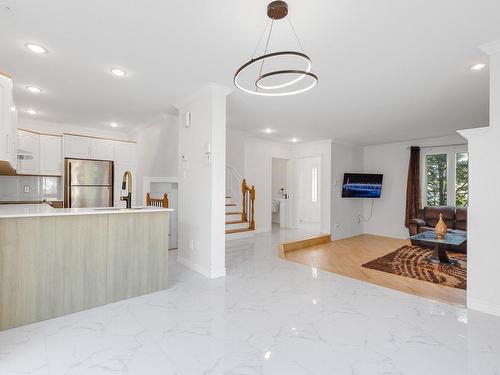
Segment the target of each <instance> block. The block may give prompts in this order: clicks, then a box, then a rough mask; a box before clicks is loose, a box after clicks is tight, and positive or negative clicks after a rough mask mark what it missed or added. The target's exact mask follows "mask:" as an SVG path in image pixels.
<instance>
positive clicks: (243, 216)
mask: <svg viewBox="0 0 500 375" xmlns="http://www.w3.org/2000/svg"><path fill="white" fill-rule="evenodd" d="M247 190H248V187H247V180H246V179H243V182H242V183H241V193H242V195H243V197H242V200H241V202H242V205H241V206H242V213H241V220H243V221H247V200H246V195H247Z"/></svg>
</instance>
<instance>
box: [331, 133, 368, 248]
mask: <svg viewBox="0 0 500 375" xmlns="http://www.w3.org/2000/svg"><path fill="white" fill-rule="evenodd" d="M363 162H364V160H363V148H362V147H359V146H354V145H347V144H341V143H336V142H334V143H333V144H332V166H331V168H332V188H331V191H330V193H331V217H332V223H331V232H330V233H331V235H332V239H333V240H338V239H342V238H346V237H351V236H355V235H358V234H361V233H363V224H362V223H360V222H358V215H359V214H361V213H362V211H363V202H362V201H361V200H359V199H354V198H342V182H343V180H344V173H346V172H354V173H355V172H363V170H364V166H363Z"/></svg>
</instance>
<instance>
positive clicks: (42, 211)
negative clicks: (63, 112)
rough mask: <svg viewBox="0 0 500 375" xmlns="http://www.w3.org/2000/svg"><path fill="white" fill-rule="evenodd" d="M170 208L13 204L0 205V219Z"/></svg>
mask: <svg viewBox="0 0 500 375" xmlns="http://www.w3.org/2000/svg"><path fill="white" fill-rule="evenodd" d="M171 211H173V209H172V208H161V207H151V206H137V207H132V208H129V209H127V208H121V207H98V208H53V207H51V206H49V205H48V204H45V203H44V204H15V205H10V204H9V205H0V219H9V218H20V217H43V216H74V215H109V214H131V213H141V212H142V213H156V212H171Z"/></svg>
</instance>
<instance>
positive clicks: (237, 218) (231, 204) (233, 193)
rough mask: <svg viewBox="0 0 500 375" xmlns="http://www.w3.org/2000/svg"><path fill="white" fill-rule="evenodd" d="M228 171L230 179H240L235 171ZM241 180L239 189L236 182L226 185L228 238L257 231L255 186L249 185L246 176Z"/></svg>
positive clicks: (239, 236) (246, 235)
mask: <svg viewBox="0 0 500 375" xmlns="http://www.w3.org/2000/svg"><path fill="white" fill-rule="evenodd" d="M227 172H228V173H226V176H227V177H226V178H227V179H229V181H231V180H236V179H239V175H236V176H234V172H235V171H227ZM231 175H232V178H230V176H231ZM239 181H241V182H240V183H239V184H238V185H239V189H236V185H237V183H236V182H233V183H231V182H229V183H228V185H227V186H226V191H227V194H226V239H237V238H245V237H251V236H252V235H253V232H254V231H255V216H254V205H255V187H254V186H251V187H249V186H248V184H247V182H246V180H245V179H244V178H243V179H241V180H239ZM237 190H239V191H240V192H238V191H237Z"/></svg>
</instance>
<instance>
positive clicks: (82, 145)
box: [63, 134, 91, 159]
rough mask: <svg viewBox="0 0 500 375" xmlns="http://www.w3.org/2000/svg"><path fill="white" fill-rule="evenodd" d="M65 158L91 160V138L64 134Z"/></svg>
mask: <svg viewBox="0 0 500 375" xmlns="http://www.w3.org/2000/svg"><path fill="white" fill-rule="evenodd" d="M63 144H64V147H63V148H64V157H66V158H75V159H90V157H91V156H90V155H91V154H90V148H91V138H88V137H80V136H76V135H68V134H64V136H63Z"/></svg>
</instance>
